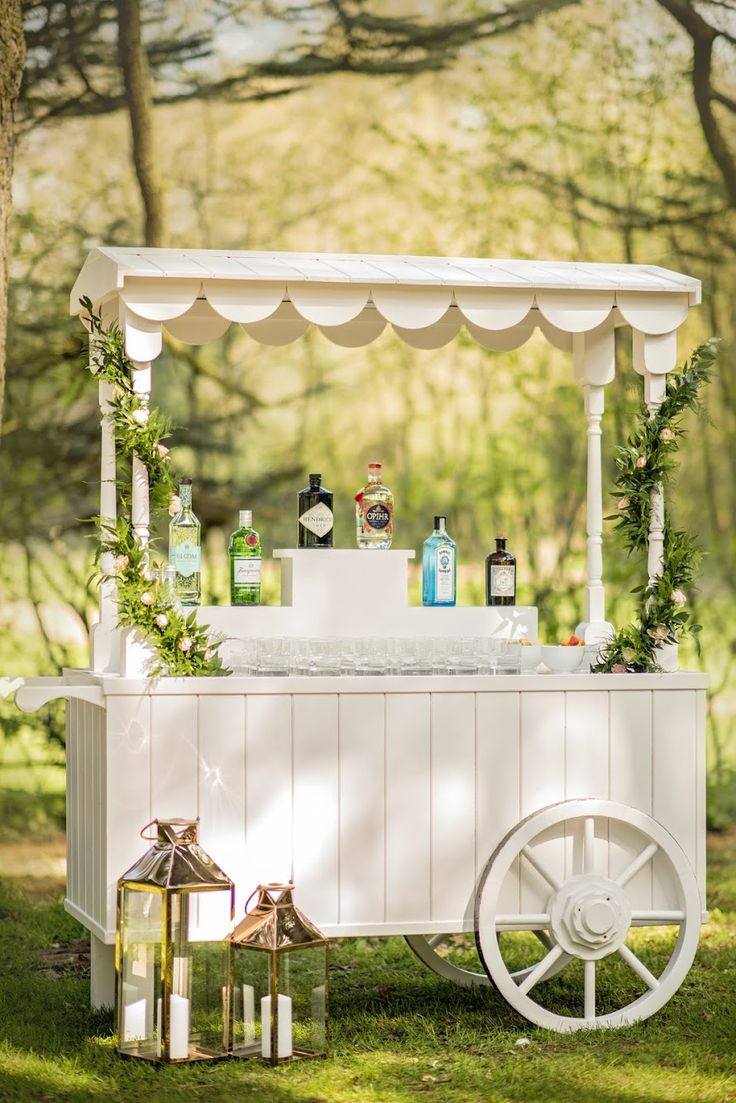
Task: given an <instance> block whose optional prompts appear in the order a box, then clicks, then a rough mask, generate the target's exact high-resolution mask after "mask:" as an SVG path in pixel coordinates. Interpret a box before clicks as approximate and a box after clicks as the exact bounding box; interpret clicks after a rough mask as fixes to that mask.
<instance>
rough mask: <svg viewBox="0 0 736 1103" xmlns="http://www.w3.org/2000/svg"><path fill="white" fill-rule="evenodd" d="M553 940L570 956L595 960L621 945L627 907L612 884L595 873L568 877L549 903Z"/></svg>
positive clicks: (628, 915)
mask: <svg viewBox="0 0 736 1103" xmlns="http://www.w3.org/2000/svg"><path fill="white" fill-rule="evenodd" d="M549 907H550V926H551V930H552V935H553V937H554V939H555V940H556V941H557V942H558V943H559V944H560V946H561V947H562V949H563V950H564V951H565V952H566V953H568V954H571V955H572V956H573V957H578V958H582V959H583V960H586V961H596V960H598V959H599V958H603V957H607V956H608V955H609V954H612V953H613V952H614V951H615V950H618V948H619V947H620V946H622V945H623V943H624V940H625V938H626V934H627V932H628V929H629V925H630V923H631V906H630V904H629V902H628V900H627V898H626V895H625V893H624V891H623V889H621V888H620V887H619V886H618V885H617V884H616V882H615V881H610V880H609V879H608V878H607V877H598V876H597V875H595V874H590V873H583V874H579V875H578V876H576V877H570V878H569V879H568V880H567V881H565V883H564V884H563V885H562V887H561V888H560V889H559V890H558V891H557V892H556V893H555V894H554V896H553V897H552V899H551V901H550V906H549Z"/></svg>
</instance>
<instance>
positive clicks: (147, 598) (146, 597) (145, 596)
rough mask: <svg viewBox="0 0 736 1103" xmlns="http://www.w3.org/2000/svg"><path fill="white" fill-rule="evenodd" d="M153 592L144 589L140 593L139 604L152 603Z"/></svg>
mask: <svg viewBox="0 0 736 1103" xmlns="http://www.w3.org/2000/svg"><path fill="white" fill-rule="evenodd" d="M153 601H154V598H153V594H152V593H150V591H149V590H144V591H143V593H142V594H141V605H153Z"/></svg>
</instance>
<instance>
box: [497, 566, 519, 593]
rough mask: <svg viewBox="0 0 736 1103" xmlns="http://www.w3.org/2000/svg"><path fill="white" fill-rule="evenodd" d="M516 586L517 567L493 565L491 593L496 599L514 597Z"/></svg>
mask: <svg viewBox="0 0 736 1103" xmlns="http://www.w3.org/2000/svg"><path fill="white" fill-rule="evenodd" d="M515 585H516V567H511V566H508V565H507V564H505V563H499V564H498V566H496V565H495V564H493V563H492V564H491V593H492V594H493V595H494V596H495V597H513V596H514V587H515Z"/></svg>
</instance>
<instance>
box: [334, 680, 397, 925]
mask: <svg viewBox="0 0 736 1103" xmlns="http://www.w3.org/2000/svg"><path fill="white" fill-rule="evenodd" d="M385 700H386V698H385V695H384V694H375V693H373V694H371V693H360V694H343V695H341V697H340V699H339V714H338V721H339V763H340V793H339V815H340V856H339V857H340V901H339V904H340V911H339V921H340V922H341V923H382V922H383V919H384V846H385V822H384V818H385V811H386V810H385V801H384V792H385V787H384V716H385Z"/></svg>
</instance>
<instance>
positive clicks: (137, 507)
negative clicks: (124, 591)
mask: <svg viewBox="0 0 736 1103" xmlns="http://www.w3.org/2000/svg"><path fill="white" fill-rule="evenodd" d="M132 379H133V390H134V391H135V393H136V394H137V395H138V397H139V398H140V400H141V402H142V403H143V405H144V406H145V407H146V408H147V407H148V400H149V398H150V396H151V365H150V364H140V363H135V362H133V377H132ZM131 515H132V519H133V528H134V530H135V533H136V536H137V537H138V539H139V540H140V542H141V544H142V545H143V547H147V546H148V541H149V538H150V532H151V512H150V504H149V486H148V470H147V468H146V466H145V464H144V463H143V461H142V460H140V459H139V458H138V456H136V455H134V456H133V487H132V498H131Z"/></svg>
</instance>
